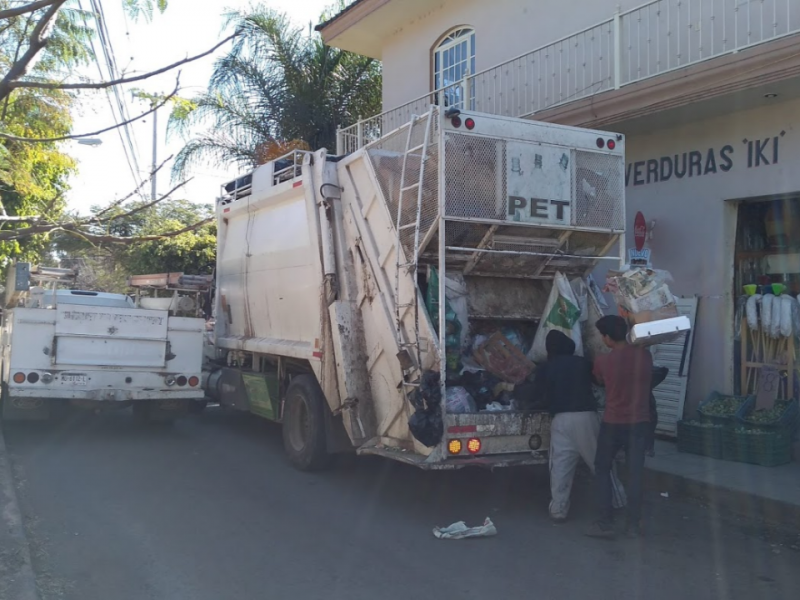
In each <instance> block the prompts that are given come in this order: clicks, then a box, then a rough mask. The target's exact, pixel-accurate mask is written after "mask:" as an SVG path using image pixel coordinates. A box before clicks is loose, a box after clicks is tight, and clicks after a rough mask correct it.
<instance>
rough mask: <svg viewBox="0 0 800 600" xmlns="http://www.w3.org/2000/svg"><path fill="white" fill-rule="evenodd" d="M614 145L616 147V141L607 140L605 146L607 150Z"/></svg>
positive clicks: (611, 148)
mask: <svg viewBox="0 0 800 600" xmlns="http://www.w3.org/2000/svg"><path fill="white" fill-rule="evenodd" d="M616 147H617V142H615V141H614V140H608V143H607V144H606V148H608V149H609V150H613V149H614V148H616Z"/></svg>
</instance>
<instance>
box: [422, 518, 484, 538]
mask: <svg viewBox="0 0 800 600" xmlns="http://www.w3.org/2000/svg"><path fill="white" fill-rule="evenodd" d="M433 535H435V536H436V537H437V538H438V539H440V540H461V539H464V538H471V537H491V536H493V535H497V528H496V527H495V526H494V523H492V520H491V519H490V518H489V517H486V520H485V521H484V522H483V525H480V526H479V527H467V524H466V523H464V521H459V522H458V523H453V524H452V525H449V526H447V527H434V528H433Z"/></svg>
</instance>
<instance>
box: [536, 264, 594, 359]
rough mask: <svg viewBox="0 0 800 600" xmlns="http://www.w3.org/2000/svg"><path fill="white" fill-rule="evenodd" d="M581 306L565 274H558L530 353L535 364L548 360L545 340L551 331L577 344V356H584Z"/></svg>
mask: <svg viewBox="0 0 800 600" xmlns="http://www.w3.org/2000/svg"><path fill="white" fill-rule="evenodd" d="M580 316H581V312H580V305H579V303H578V300H577V298H575V294H574V293H573V291H572V287H570V285H569V281H567V278H566V277H565V276H564V275H563V273H560V272H559V273H556V276H555V280H554V281H553V289H552V290H551V291H550V297H549V298H548V299H547V304H546V305H545V307H544V313H543V314H542V320H541V322H540V323H539V328H538V329H537V330H536V336H535V337H534V338H533V346H532V347H531V350H530V352H528V358H530V359H531V360H532V361H533V362H543V361H545V360H547V348H546V347H545V339H546V338H547V334H548V333H550V332H551V331H553V330H555V331H560V332H561V333H563V334H564V335H566V336H567V337H569V338H571V339H572V341H574V342H575V354H576V355H577V356H583V340H582V338H581V327H580V322H579V320H580Z"/></svg>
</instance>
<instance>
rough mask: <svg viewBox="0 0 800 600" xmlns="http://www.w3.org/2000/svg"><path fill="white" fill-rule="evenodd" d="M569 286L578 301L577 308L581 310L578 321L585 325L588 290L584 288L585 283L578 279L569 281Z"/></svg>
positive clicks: (587, 317)
mask: <svg viewBox="0 0 800 600" xmlns="http://www.w3.org/2000/svg"><path fill="white" fill-rule="evenodd" d="M569 286H570V287H571V288H572V293H573V294H575V299H576V300H577V301H578V308H580V309H581V316H580V318H579V319H578V320H579V321H580V322H581V323H585V322H586V321H587V320H588V319H589V288H588V287H587V286H586V282H585V281H584V280H583V279H581V278H579V277H576V278H575V279H573V280H572V281H570V282H569Z"/></svg>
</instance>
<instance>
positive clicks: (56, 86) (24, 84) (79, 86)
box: [0, 32, 239, 98]
mask: <svg viewBox="0 0 800 600" xmlns="http://www.w3.org/2000/svg"><path fill="white" fill-rule="evenodd" d="M237 35H239V33H238V32H237V33H233V34H231V35H229V36H228V37H226V38H225V39H224V40H222V41H221V42H219V43H218V44H217V45H215V46H214V47H213V48H211V49H210V50H206V51H205V52H202V53H201V54H197V55H195V56H191V57H189V58H184V59H183V60H179V61H178V62H174V63H172V64H171V65H167V66H166V67H162V68H160V69H156V70H155V71H149V72H147V73H143V74H142V75H137V76H135V77H122V78H121V79H113V80H111V81H100V82H97V83H53V82H46V81H12V82H11V83H10V87H11V89H16V88H37V89H43V90H100V89H103V88H108V87H112V86H115V85H122V84H125V83H133V82H135V81H142V80H144V79H148V78H150V77H154V76H155V75H161V74H162V73H166V72H167V71H171V70H173V69H175V68H177V67H180V66H182V65H185V64H187V63H190V62H194V61H196V60H198V59H201V58H204V57H206V56H208V55H209V54H213V53H214V52H216V51H217V50H218V49H219V48H220V47H222V46H224V45H225V44H227V43H228V42H230V41H231V40H232V39H233V38H235V37H236V36H237ZM0 98H2V96H1V95H0Z"/></svg>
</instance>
